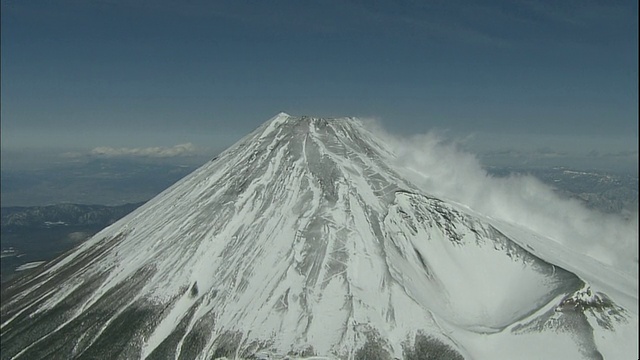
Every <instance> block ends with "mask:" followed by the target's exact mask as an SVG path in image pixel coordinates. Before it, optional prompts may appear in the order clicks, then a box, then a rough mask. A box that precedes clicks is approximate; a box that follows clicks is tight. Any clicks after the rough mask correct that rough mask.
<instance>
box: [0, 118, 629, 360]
mask: <svg viewBox="0 0 640 360" xmlns="http://www.w3.org/2000/svg"><path fill="white" fill-rule="evenodd" d="M394 157H395V155H394V153H393V151H392V150H390V148H389V147H388V146H386V144H385V143H384V141H383V140H381V139H380V138H379V137H377V136H376V135H375V134H374V133H373V132H371V131H369V130H368V129H367V127H366V126H365V125H364V124H363V122H361V121H360V120H358V119H355V118H332V119H328V118H314V117H305V116H302V117H297V116H290V115H287V114H284V113H281V114H278V115H277V116H275V117H274V118H272V119H270V120H269V121H267V122H266V123H264V124H263V125H262V126H260V127H259V128H257V129H256V130H255V131H253V132H252V133H250V134H249V135H247V136H246V137H244V138H243V139H241V140H240V141H239V142H237V143H236V144H235V145H233V146H232V147H230V148H229V149H228V150H226V151H225V152H223V153H222V154H220V155H219V156H218V157H216V158H214V159H213V160H211V161H210V162H208V163H207V164H205V165H203V166H202V167H200V168H199V169H197V170H196V171H194V172H193V173H191V174H190V175H188V176H187V177H185V178H184V179H182V180H180V181H179V182H177V183H176V184H174V185H173V186H172V187H170V188H169V189H167V190H165V191H164V192H163V193H161V194H160V195H158V196H157V197H155V198H154V199H152V200H150V201H149V202H147V203H146V204H145V205H143V206H141V207H140V208H138V209H137V210H135V211H134V212H132V213H131V214H129V215H127V216H126V217H124V218H123V219H121V220H120V221H118V222H116V223H115V224H113V225H111V226H109V227H108V228H106V229H104V230H103V231H101V232H100V233H98V234H96V235H95V236H94V237H92V238H91V239H89V240H88V241H86V242H85V243H83V244H81V245H80V246H78V247H77V248H75V249H73V250H71V251H70V252H68V253H67V254H65V255H63V256H61V257H59V258H58V259H56V260H54V261H52V262H50V263H48V264H46V265H44V266H41V267H40V268H38V269H37V270H35V271H34V272H32V273H30V274H28V275H26V276H23V277H21V278H18V279H16V280H14V281H13V282H12V283H10V284H9V285H8V286H7V287H6V288H5V289H4V290H3V293H2V307H1V327H0V336H1V347H2V352H1V358H2V359H96V358H104V359H207V360H208V359H219V358H223V359H224V358H227V359H250V358H252V359H256V358H259V359H285V358H288V359H301V358H309V359H311V358H314V359H372V360H373V359H411V360H413V359H499V358H504V359H551V358H556V359H603V358H606V359H626V358H629V359H631V358H637V357H638V305H637V302H638V295H637V284H636V282H637V278H636V279H634V278H633V277H630V276H629V275H626V274H621V273H618V272H616V270H615V269H612V268H610V267H608V266H606V265H604V264H602V263H600V262H598V261H596V260H594V259H592V258H590V257H588V256H586V255H581V254H576V253H574V252H572V251H571V250H570V249H567V248H565V247H563V246H562V245H560V244H558V243H557V242H555V241H552V240H550V239H547V238H545V237H544V236H542V235H540V234H537V233H534V232H532V231H530V230H528V229H526V228H523V227H521V226H519V225H518V224H512V223H508V222H505V221H501V220H498V219H493V218H490V217H488V216H484V215H482V214H479V213H477V212H475V211H473V210H472V209H470V208H468V207H466V206H465V205H463V204H458V203H454V202H450V201H443V200H441V199H438V198H436V197H434V196H431V195H430V194H427V193H425V192H423V191H422V190H420V189H419V188H418V187H417V186H416V185H414V184H412V183H411V182H410V181H409V180H407V179H406V178H405V177H403V176H402V175H400V174H401V171H400V170H399V169H397V168H396V167H394V165H393V164H394V161H393V159H394Z"/></svg>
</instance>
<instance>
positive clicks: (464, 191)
mask: <svg viewBox="0 0 640 360" xmlns="http://www.w3.org/2000/svg"><path fill="white" fill-rule="evenodd" d="M373 128H374V129H376V130H374V132H376V133H378V135H380V136H382V137H383V138H384V139H385V141H386V142H387V144H389V145H390V146H391V147H392V148H393V149H392V150H393V151H394V152H395V153H396V154H397V156H398V164H397V165H398V168H399V169H406V170H403V171H405V173H404V175H405V176H407V177H408V178H410V180H412V181H413V182H414V183H415V184H416V185H418V186H419V187H421V188H422V189H423V190H424V191H426V192H427V193H429V194H432V195H434V196H438V197H440V198H443V199H449V200H453V201H456V202H458V203H461V204H465V205H467V206H469V207H471V208H472V209H474V210H476V211H478V212H479V213H482V214H485V215H488V216H491V217H493V218H496V219H501V220H505V221H509V222H511V223H516V224H519V225H521V226H524V227H527V228H529V229H531V230H533V231H535V232H537V233H539V234H542V235H545V236H547V237H549V238H551V239H554V240H555V241H558V242H561V243H563V244H565V245H566V246H568V247H570V248H572V249H574V250H575V251H579V252H581V253H584V254H587V255H589V256H591V257H593V258H596V259H598V260H600V261H601V262H603V263H606V264H608V265H611V266H614V267H615V268H618V269H620V270H623V271H625V272H627V273H632V274H636V273H637V269H638V255H637V254H638V213H637V212H636V213H635V214H633V215H631V216H627V218H623V217H622V216H617V215H611V214H604V213H600V212H597V211H594V210H590V209H588V208H586V207H585V206H584V205H583V204H582V203H580V202H579V201H577V200H571V199H565V198H561V197H559V196H558V195H557V194H556V193H555V192H554V191H553V189H552V188H551V187H550V186H547V185H545V184H543V183H542V182H540V181H539V180H537V179H536V178H533V177H531V176H523V175H518V176H511V177H507V178H498V177H493V176H491V175H489V174H488V173H487V172H486V171H485V170H484V169H483V168H482V166H481V164H480V162H479V161H478V159H477V158H476V156H475V155H473V154H471V153H469V152H465V151H463V150H461V149H460V146H458V144H457V143H456V142H454V141H450V140H445V139H444V138H443V137H441V136H439V135H436V134H434V133H429V134H425V135H416V136H413V137H410V138H400V137H398V136H395V135H390V134H388V133H387V132H386V131H384V130H381V129H380V128H379V127H378V126H376V125H373Z"/></svg>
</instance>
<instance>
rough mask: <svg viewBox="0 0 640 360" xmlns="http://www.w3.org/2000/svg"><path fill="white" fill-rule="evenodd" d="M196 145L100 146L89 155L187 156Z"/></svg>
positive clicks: (191, 153) (192, 151) (193, 150)
mask: <svg viewBox="0 0 640 360" xmlns="http://www.w3.org/2000/svg"><path fill="white" fill-rule="evenodd" d="M195 150H196V147H195V146H194V145H193V144H191V143H186V144H179V145H176V146H173V147H146V148H113V147H108V146H101V147H97V148H94V149H93V150H91V155H94V156H103V157H126V156H137V157H154V158H168V157H177V156H189V155H193V154H194V153H195Z"/></svg>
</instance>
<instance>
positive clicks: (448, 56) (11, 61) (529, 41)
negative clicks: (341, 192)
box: [1, 0, 638, 161]
mask: <svg viewBox="0 0 640 360" xmlns="http://www.w3.org/2000/svg"><path fill="white" fill-rule="evenodd" d="M1 4H2V110H1V111H2V113H1V115H2V150H3V157H6V156H9V155H6V154H13V153H15V152H19V151H23V150H25V151H26V149H54V148H58V149H68V148H76V149H92V148H96V147H126V148H141V147H172V146H174V145H178V144H183V143H192V144H194V145H195V147H196V148H199V149H207V150H206V151H217V150H219V149H220V148H224V147H226V146H229V145H230V144H232V143H233V142H234V141H236V140H237V139H238V138H239V137H241V136H242V135H244V134H246V133H248V132H249V131H251V130H252V129H253V128H255V127H256V126H258V125H259V124H260V123H261V122H263V121H265V120H267V119H268V118H270V117H271V116H273V115H275V114H276V113H277V112H279V111H285V112H288V113H291V114H309V115H321V116H347V115H348V116H363V117H373V118H376V119H379V120H380V122H381V123H382V124H383V125H384V126H385V127H386V128H387V129H389V130H391V131H393V132H396V133H400V134H413V133H422V132H427V131H430V130H433V129H436V130H438V131H448V133H449V134H454V135H455V136H460V137H463V138H465V137H466V138H467V139H472V140H469V144H470V145H469V146H471V147H473V148H476V149H477V150H478V151H484V152H491V151H497V152H499V151H506V150H514V151H521V152H527V151H531V152H535V151H550V152H558V153H568V152H569V153H572V154H574V155H575V154H578V153H580V154H587V153H590V154H592V155H593V154H600V155H602V154H618V153H620V154H622V153H632V154H633V153H634V152H635V159H636V160H635V161H637V143H638V140H637V139H638V100H637V98H638V3H637V1H635V0H633V1H571V0H570V1H535V0H531V1H529V0H526V1H486V2H462V1H424V2H423V1H331V0H328V1H165V0H159V1H154V2H147V1H138V0H131V1H115V0H114V1H108V0H104V1H72V0H61V1H8V0H3V1H2V3H1Z"/></svg>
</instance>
